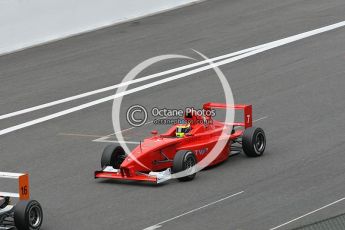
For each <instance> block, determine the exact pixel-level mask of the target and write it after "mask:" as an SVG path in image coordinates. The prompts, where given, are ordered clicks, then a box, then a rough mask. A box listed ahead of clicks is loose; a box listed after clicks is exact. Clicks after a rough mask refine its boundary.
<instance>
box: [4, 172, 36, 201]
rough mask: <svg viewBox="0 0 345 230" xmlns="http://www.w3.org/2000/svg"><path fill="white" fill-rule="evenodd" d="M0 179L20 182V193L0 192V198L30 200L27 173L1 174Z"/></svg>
mask: <svg viewBox="0 0 345 230" xmlns="http://www.w3.org/2000/svg"><path fill="white" fill-rule="evenodd" d="M0 178H5V179H16V180H18V193H10V192H1V191H0V196H2V197H14V198H19V200H29V199H30V188H29V175H28V174H27V173H9V172H0Z"/></svg>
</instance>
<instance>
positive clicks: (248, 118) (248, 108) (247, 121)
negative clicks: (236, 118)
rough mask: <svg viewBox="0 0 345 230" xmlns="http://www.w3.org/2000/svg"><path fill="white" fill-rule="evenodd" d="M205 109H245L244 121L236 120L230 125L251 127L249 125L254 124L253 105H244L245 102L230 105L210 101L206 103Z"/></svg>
mask: <svg viewBox="0 0 345 230" xmlns="http://www.w3.org/2000/svg"><path fill="white" fill-rule="evenodd" d="M203 109H205V110H210V109H234V110H243V112H244V116H243V120H244V122H234V123H232V124H229V125H234V126H243V127H244V128H245V129H246V128H249V127H252V124H253V118H252V113H253V111H252V105H244V104H237V105H228V104H222V103H213V102H208V103H205V104H204V106H203Z"/></svg>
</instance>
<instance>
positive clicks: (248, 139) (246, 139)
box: [242, 127, 266, 157]
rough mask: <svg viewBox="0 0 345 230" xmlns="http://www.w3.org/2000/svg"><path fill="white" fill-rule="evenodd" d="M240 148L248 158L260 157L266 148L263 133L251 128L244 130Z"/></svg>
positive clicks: (259, 129) (258, 129)
mask: <svg viewBox="0 0 345 230" xmlns="http://www.w3.org/2000/svg"><path fill="white" fill-rule="evenodd" d="M242 148H243V151H244V153H245V154H246V155H247V156H248V157H259V156H261V155H262V154H263V153H264V151H265V148H266V136H265V132H264V131H263V130H262V129H261V128H256V127H251V128H247V129H246V130H244V133H243V136H242Z"/></svg>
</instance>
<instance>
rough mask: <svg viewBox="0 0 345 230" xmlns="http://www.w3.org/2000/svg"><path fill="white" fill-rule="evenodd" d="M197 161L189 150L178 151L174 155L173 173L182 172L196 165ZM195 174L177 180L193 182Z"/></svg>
mask: <svg viewBox="0 0 345 230" xmlns="http://www.w3.org/2000/svg"><path fill="white" fill-rule="evenodd" d="M196 163H197V159H196V157H195V155H194V153H193V152H192V151H189V150H180V151H178V152H177V153H176V154H175V157H174V161H173V168H172V171H173V173H178V172H182V171H184V170H186V169H188V168H191V167H193V166H194V165H196ZM195 175H196V173H193V174H190V175H187V176H185V177H179V178H177V179H178V180H179V181H190V180H193V179H194V177H195Z"/></svg>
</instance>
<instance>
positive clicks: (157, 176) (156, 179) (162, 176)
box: [95, 166, 171, 184]
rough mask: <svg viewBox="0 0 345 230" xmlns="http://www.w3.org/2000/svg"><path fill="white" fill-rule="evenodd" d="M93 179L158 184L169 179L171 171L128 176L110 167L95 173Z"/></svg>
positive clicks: (139, 173)
mask: <svg viewBox="0 0 345 230" xmlns="http://www.w3.org/2000/svg"><path fill="white" fill-rule="evenodd" d="M95 178H104V179H115V180H124V181H147V182H152V183H156V184H159V183H162V182H164V181H167V180H169V179H171V169H170V168H168V169H166V170H164V171H161V172H150V173H149V174H146V173H141V172H137V173H136V174H135V175H129V176H128V175H127V174H126V173H123V171H122V170H121V169H115V168H113V167H112V166H107V167H105V168H104V169H103V170H102V171H96V172H95Z"/></svg>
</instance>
